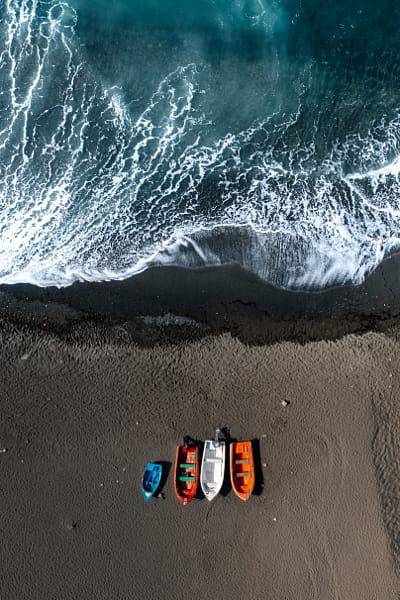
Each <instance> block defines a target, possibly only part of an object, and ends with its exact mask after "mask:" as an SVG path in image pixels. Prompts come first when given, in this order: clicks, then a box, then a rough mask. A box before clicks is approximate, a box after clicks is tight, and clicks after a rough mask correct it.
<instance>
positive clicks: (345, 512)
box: [0, 257, 400, 600]
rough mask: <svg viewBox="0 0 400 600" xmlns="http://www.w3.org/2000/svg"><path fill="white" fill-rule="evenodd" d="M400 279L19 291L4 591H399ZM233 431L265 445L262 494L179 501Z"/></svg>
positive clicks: (11, 295) (5, 401)
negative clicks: (189, 457) (183, 468)
mask: <svg viewBox="0 0 400 600" xmlns="http://www.w3.org/2000/svg"><path fill="white" fill-rule="evenodd" d="M398 266H399V259H398V257H395V258H394V259H393V260H391V261H387V262H386V263H385V264H384V265H383V266H382V268H380V269H379V270H377V271H376V272H375V273H374V274H373V275H372V276H371V277H370V278H369V279H368V280H367V281H366V282H365V284H363V286H359V287H358V288H335V289H333V290H330V291H328V292H326V293H322V294H304V293H303V294H298V293H290V292H279V291H278V290H275V289H274V288H271V287H270V286H266V285H265V284H262V283H261V282H260V281H259V280H257V279H256V278H254V277H252V276H249V275H248V274H245V273H244V272H242V271H240V270H239V269H238V268H236V267H228V268H225V269H220V270H218V269H205V270H203V271H198V272H191V271H184V270H182V269H174V268H169V269H161V270H157V269H155V270H151V271H150V272H148V273H145V274H143V276H140V277H139V278H136V279H135V278H133V279H132V280H129V281H126V282H113V283H110V284H95V285H93V284H77V285H75V286H72V287H71V288H67V289H64V290H56V289H55V288H51V289H46V290H41V289H39V288H34V287H33V286H26V285H21V286H12V287H6V286H3V287H2V288H1V289H0V338H1V345H0V363H1V371H0V410H1V420H0V450H2V452H1V453H0V472H1V481H2V484H1V486H0V506H1V509H2V519H1V536H2V544H1V550H0V554H1V557H0V558H1V564H2V576H1V582H2V583H1V598H3V597H4V598H10V599H14V598H15V599H16V600H24V599H29V600H31V599H32V598H40V599H41V600H46V599H47V598H48V599H50V598H51V599H54V598H56V599H57V600H63V599H64V598H65V599H67V598H68V599H70V598H71V599H74V600H75V599H76V598H82V599H83V598H85V599H86V598H88V599H91V598H96V599H103V598H104V599H110V598H113V599H123V600H125V599H126V600H128V599H129V600H131V599H132V598H133V599H136V598H138V599H139V598H140V599H141V600H142V599H144V600H145V599H154V598H166V599H169V598H171V599H175V598H177V597H180V596H182V595H183V594H184V595H185V596H189V597H193V598H199V599H202V598H208V597H209V596H210V595H212V596H219V597H220V598H229V597H243V598H249V599H253V598H255V599H258V598H260V599H261V598H268V599H269V600H274V599H276V600H281V599H282V598H285V599H290V600H292V599H293V600H312V599H315V600H329V599H331V598H332V599H336V598H340V599H343V600H353V599H354V600H360V599H362V600H369V599H371V600H372V599H377V600H381V599H382V600H391V599H393V600H395V599H396V598H398V597H399V592H400V586H399V580H398V575H399V574H400V535H399V531H400V501H399V497H400V476H399V473H400V434H399V432H400V402H399V401H398V398H399V397H400V372H399V364H400V344H399V341H400V325H399V323H400V321H399V314H400V289H398V288H399V287H400V283H399V281H400V278H398V277H397V273H398ZM157 292H159V293H157ZM177 315H178V316H177ZM193 319H194V320H195V321H193ZM356 333H357V335H356ZM299 342H301V343H299ZM283 400H284V401H286V402H289V405H288V406H283V405H282V401H283ZM217 426H219V427H221V428H226V433H229V435H230V436H231V437H232V438H234V439H252V440H255V450H256V458H257V484H256V490H255V494H254V495H253V496H252V497H251V498H250V499H249V501H248V502H247V503H243V502H242V501H240V500H239V499H238V498H237V497H236V496H235V494H234V493H233V491H232V490H231V489H230V485H229V479H226V485H225V486H224V489H223V493H222V494H221V495H220V496H218V498H217V499H216V500H215V501H214V502H213V503H211V504H210V503H208V502H207V501H206V500H205V499H202V498H201V497H199V498H196V499H195V500H194V501H193V502H192V503H191V504H190V505H189V506H187V507H182V506H181V504H180V503H179V502H178V500H177V498H176V497H175V494H174V489H173V477H172V473H173V464H172V463H173V461H174V457H175V449H176V445H177V444H178V443H181V442H182V440H183V436H184V435H190V436H192V437H193V438H195V439H198V440H204V439H205V438H206V437H210V436H212V435H213V434H214V429H215V427H217ZM150 460H152V461H163V464H164V470H165V473H166V475H168V476H167V477H165V479H164V481H163V484H162V489H161V490H160V497H159V498H154V499H151V500H150V502H149V503H148V504H146V503H145V502H144V499H143V497H142V495H141V491H140V480H141V476H142V472H143V469H144V467H145V464H146V463H147V462H148V461H150Z"/></svg>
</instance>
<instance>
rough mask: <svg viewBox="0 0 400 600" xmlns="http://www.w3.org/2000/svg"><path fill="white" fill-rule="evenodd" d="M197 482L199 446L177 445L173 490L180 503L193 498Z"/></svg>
mask: <svg viewBox="0 0 400 600" xmlns="http://www.w3.org/2000/svg"><path fill="white" fill-rule="evenodd" d="M198 482H199V448H198V447H197V446H195V447H194V448H187V447H186V446H178V447H177V449H176V462H175V492H176V495H177V496H178V499H179V500H180V501H181V502H182V504H184V505H185V504H189V502H190V501H191V500H193V498H194V496H195V495H196V491H197V484H198Z"/></svg>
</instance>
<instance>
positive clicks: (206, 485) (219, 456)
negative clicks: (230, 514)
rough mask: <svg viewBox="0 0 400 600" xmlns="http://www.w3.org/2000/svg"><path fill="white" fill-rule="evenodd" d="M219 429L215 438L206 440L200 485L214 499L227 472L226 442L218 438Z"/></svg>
mask: <svg viewBox="0 0 400 600" xmlns="http://www.w3.org/2000/svg"><path fill="white" fill-rule="evenodd" d="M218 434H219V429H217V430H216V432H215V439H214V440H206V441H205V442H204V452H203V460H202V461H201V473H200V485H201V489H202V490H203V493H204V495H205V497H206V498H207V500H210V501H211V500H213V499H214V498H215V496H216V495H217V494H218V493H219V491H220V489H221V488H222V484H223V482H224V474H225V442H222V441H221V440H219V439H218Z"/></svg>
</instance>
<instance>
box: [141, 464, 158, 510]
mask: <svg viewBox="0 0 400 600" xmlns="http://www.w3.org/2000/svg"><path fill="white" fill-rule="evenodd" d="M161 474H162V465H158V464H157V463H149V464H148V465H147V467H146V469H145V471H144V474H143V479H142V492H143V496H144V499H145V500H146V502H147V501H148V499H149V498H151V496H153V494H154V492H155V491H156V490H157V488H158V486H159V485H160V481H161Z"/></svg>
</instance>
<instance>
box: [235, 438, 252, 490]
mask: <svg viewBox="0 0 400 600" xmlns="http://www.w3.org/2000/svg"><path fill="white" fill-rule="evenodd" d="M230 459H231V460H230V464H231V482H232V487H233V491H234V492H235V494H237V495H238V496H239V498H241V500H247V498H248V497H249V496H250V494H251V493H252V491H253V490H254V482H255V475H254V460H253V450H252V447H251V442H233V443H232V444H231V447H230Z"/></svg>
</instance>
